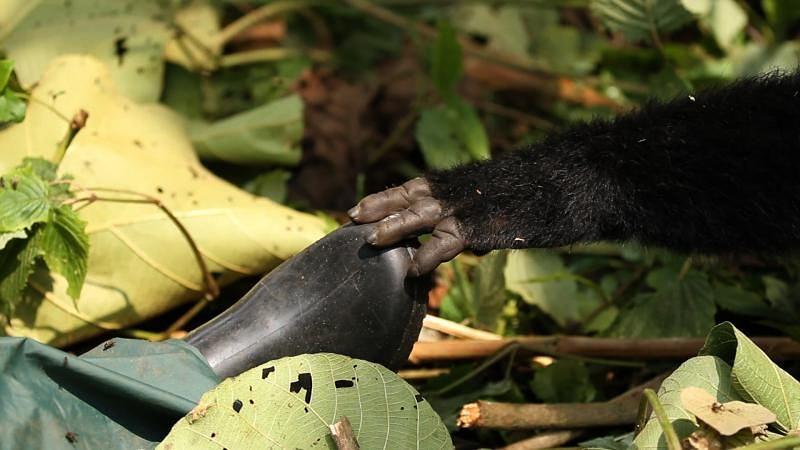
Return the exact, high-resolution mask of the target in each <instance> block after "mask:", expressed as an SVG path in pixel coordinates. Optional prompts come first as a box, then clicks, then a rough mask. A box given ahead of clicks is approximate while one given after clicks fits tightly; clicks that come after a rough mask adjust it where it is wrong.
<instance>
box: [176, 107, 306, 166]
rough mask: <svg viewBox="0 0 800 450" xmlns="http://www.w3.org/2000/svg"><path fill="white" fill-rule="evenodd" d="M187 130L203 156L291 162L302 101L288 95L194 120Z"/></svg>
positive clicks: (240, 161) (298, 133) (235, 160)
mask: <svg viewBox="0 0 800 450" xmlns="http://www.w3.org/2000/svg"><path fill="white" fill-rule="evenodd" d="M189 130H190V135H191V139H192V143H193V144H194V145H195V149H196V150H197V153H198V154H199V155H200V157H201V158H204V159H216V160H222V161H228V162H232V163H235V164H285V165H295V164H297V163H298V162H299V161H300V156H301V151H300V147H299V142H300V137H301V136H302V133H303V102H302V101H301V100H300V97H298V96H297V95H290V96H288V97H284V98H281V99H278V100H274V101H272V102H269V103H267V104H266V105H263V106H259V107H258V108H255V109H251V110H249V111H245V112H243V113H239V114H235V115H233V116H231V117H228V118H226V119H222V120H220V121H218V122H215V123H211V124H208V123H194V124H192V125H191V126H190V129H189Z"/></svg>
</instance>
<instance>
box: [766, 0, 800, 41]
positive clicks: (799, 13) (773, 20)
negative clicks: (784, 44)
mask: <svg viewBox="0 0 800 450" xmlns="http://www.w3.org/2000/svg"><path fill="white" fill-rule="evenodd" d="M761 5H762V7H763V8H764V13H766V16H767V20H768V21H769V23H770V25H772V27H773V28H774V29H775V32H776V33H777V34H778V35H780V36H785V34H786V32H787V31H788V29H789V27H790V26H791V25H792V24H794V23H797V21H798V20H800V2H798V1H797V0H761Z"/></svg>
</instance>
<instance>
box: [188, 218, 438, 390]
mask: <svg viewBox="0 0 800 450" xmlns="http://www.w3.org/2000/svg"><path fill="white" fill-rule="evenodd" d="M371 229H372V226H371V225H358V226H345V227H342V228H340V229H338V230H336V231H334V232H333V233H331V234H329V235H327V236H326V237H324V238H322V239H320V240H319V241H317V242H316V243H314V244H312V245H311V246H309V247H308V248H306V249H305V250H303V251H302V252H300V253H298V254H297V255H296V256H294V257H293V258H291V259H289V260H287V261H285V262H284V263H283V264H281V265H280V266H278V267H277V268H276V269H275V270H273V271H272V272H270V273H269V274H268V275H267V276H265V277H264V278H262V279H261V280H260V281H259V282H258V283H257V284H256V285H255V286H254V287H253V288H252V289H251V290H250V292H248V293H247V294H246V295H245V296H244V297H242V299H241V300H239V301H238V302H237V303H236V304H234V305H233V306H232V307H230V308H229V309H228V310H226V311H225V312H223V313H222V314H220V315H219V316H217V317H216V318H214V319H213V320H211V321H210V322H208V323H206V324H205V325H203V326H201V327H200V328H198V329H196V330H194V331H192V332H191V333H190V334H189V335H188V336H187V337H186V338H185V339H186V341H187V342H188V343H190V344H191V345H193V346H195V347H197V348H198V349H199V350H200V352H201V353H202V354H203V355H204V356H205V357H206V358H207V359H208V362H209V363H210V364H211V366H212V367H213V369H214V371H215V372H216V373H217V374H218V375H220V376H221V377H228V376H233V375H237V374H239V373H241V372H243V371H245V370H247V369H249V368H251V367H255V366H257V365H259V364H261V363H264V362H267V361H269V360H272V359H276V358H280V357H283V356H292V355H299V354H303V353H319V352H332V353H339V354H343V355H348V356H352V357H355V358H361V359H365V360H368V361H372V362H377V363H380V364H382V365H384V366H386V367H389V368H390V369H396V368H398V367H399V366H400V365H401V364H402V363H403V362H404V361H405V360H406V359H407V358H408V354H409V353H410V351H411V347H412V345H413V344H414V341H416V338H417V335H418V334H419V330H420V327H421V326H422V319H423V317H424V316H425V304H426V300H427V294H428V288H429V286H430V281H429V279H427V278H407V277H406V271H407V270H408V266H409V263H410V258H411V253H410V252H412V251H413V249H410V248H408V247H406V246H403V245H400V246H395V247H393V248H388V249H378V248H375V247H372V246H370V245H369V244H367V243H366V240H365V237H366V236H367V234H368V233H369V232H370V231H371Z"/></svg>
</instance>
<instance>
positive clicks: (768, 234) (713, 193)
mask: <svg viewBox="0 0 800 450" xmlns="http://www.w3.org/2000/svg"><path fill="white" fill-rule="evenodd" d="M798 92H800V75H797V74H794V75H787V76H776V75H773V76H768V77H760V78H750V79H743V80H740V81H738V82H735V83H733V84H731V85H728V86H725V87H721V88H718V89H714V90H709V91H705V92H700V93H697V94H694V95H693V96H688V95H687V96H685V97H681V98H678V99H675V100H673V101H670V102H667V103H656V102H653V103H650V104H647V105H645V106H643V107H642V108H640V109H639V110H637V111H634V112H631V113H628V114H625V115H622V116H620V117H618V118H616V119H614V120H611V121H594V122H591V123H586V124H582V125H578V126H576V127H573V128H571V129H569V130H567V131H565V132H563V133H560V134H555V135H552V136H550V137H549V138H548V139H546V140H545V141H544V142H542V143H540V144H537V145H535V146H533V147H532V148H528V149H524V150H519V151H516V152H512V153H510V154H508V155H506V156H505V157H502V158H498V159H494V160H490V161H485V162H482V163H477V164H471V165H467V166H462V167H458V168H455V169H452V170H448V171H442V172H435V173H430V174H427V175H426V176H425V180H426V181H427V185H428V187H429V190H430V197H432V198H433V199H435V200H437V201H438V202H439V204H440V207H441V214H440V216H441V218H446V217H454V218H455V219H456V225H457V230H456V232H455V234H456V235H457V237H458V238H460V239H462V241H463V243H464V246H465V247H468V248H471V249H474V250H480V251H485V250H491V249H498V248H522V247H552V246H562V245H569V244H572V243H578V242H592V241H598V240H612V241H624V240H637V241H639V242H641V243H644V244H649V245H656V246H663V247H667V248H671V249H676V250H685V251H697V252H706V253H708V252H711V253H718V252H785V251H787V250H791V249H797V248H798V247H800V94H798ZM429 228H433V226H430V227H429Z"/></svg>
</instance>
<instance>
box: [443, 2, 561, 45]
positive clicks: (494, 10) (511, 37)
mask: <svg viewBox="0 0 800 450" xmlns="http://www.w3.org/2000/svg"><path fill="white" fill-rule="evenodd" d="M516 3H520V2H516ZM536 3H543V2H536ZM451 10H452V12H451V17H452V20H453V23H455V25H456V26H457V27H458V29H459V30H462V31H464V32H466V33H469V34H470V35H472V36H480V37H482V38H484V39H485V40H486V46H487V47H488V48H490V49H492V50H496V51H499V52H503V53H509V54H512V55H515V56H517V57H522V58H527V57H528V47H529V46H530V35H531V34H536V32H537V31H539V30H541V29H542V28H543V27H544V26H548V25H555V24H557V23H558V20H559V18H558V10H557V9H556V8H551V7H547V6H542V5H515V4H497V5H488V4H484V3H481V2H456V3H455V4H454V6H453V7H452V8H451Z"/></svg>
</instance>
